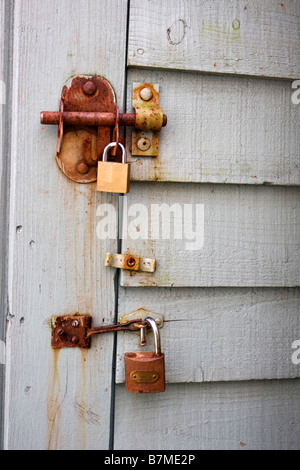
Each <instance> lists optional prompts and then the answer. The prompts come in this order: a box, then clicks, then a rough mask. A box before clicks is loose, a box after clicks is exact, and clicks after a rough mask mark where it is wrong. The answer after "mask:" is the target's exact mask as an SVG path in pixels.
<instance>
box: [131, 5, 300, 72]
mask: <svg viewBox="0 0 300 470" xmlns="http://www.w3.org/2000/svg"><path fill="white" fill-rule="evenodd" d="M130 5H131V7H130V37H129V52H128V64H129V65H132V66H141V67H155V68H161V69H165V68H169V69H176V70H193V71H199V72H210V73H226V74H240V75H253V76H265V77H280V78H299V77H300V65H299V60H298V58H299V44H300V27H299V26H300V12H299V3H298V1H297V0H286V1H285V2H283V3H281V2H278V1H277V0H264V1H263V2H261V1H260V0H252V1H251V2H242V1H240V0H233V1H232V0H200V1H199V0H182V1H181V2H176V3H174V1H173V0H165V1H164V2H160V1H158V0H150V1H149V0H133V1H132V2H131V4H130Z"/></svg>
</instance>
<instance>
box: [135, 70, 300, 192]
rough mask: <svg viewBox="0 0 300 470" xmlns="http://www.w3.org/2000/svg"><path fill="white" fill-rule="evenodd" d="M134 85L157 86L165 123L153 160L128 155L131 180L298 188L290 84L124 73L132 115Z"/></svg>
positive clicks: (296, 111)
mask: <svg viewBox="0 0 300 470" xmlns="http://www.w3.org/2000/svg"><path fill="white" fill-rule="evenodd" d="M134 82H151V83H159V84H160V104H161V106H162V108H163V110H164V112H165V113H166V114H167V116H168V126H167V127H166V128H165V129H163V130H162V132H161V133H160V137H159V139H160V143H159V156H158V157H157V158H149V157H144V158H143V157H132V158H131V161H132V162H133V163H132V165H131V177H132V179H134V180H137V181H147V180H148V181H175V182H179V181H181V182H202V183H237V184H275V185H299V184H300V146H299V139H298V134H299V132H298V129H299V126H300V106H299V105H296V104H293V103H292V99H291V98H292V93H293V92H294V91H295V90H293V89H292V86H291V82H288V81H279V80H278V81H277V80H262V79H257V78H249V77H232V76H231V77H226V76H212V75H199V74H195V73H193V74H187V73H185V72H171V71H156V70H143V69H129V74H128V90H127V109H128V111H130V112H131V109H132V83H134ZM130 143H131V138H128V147H129V146H130ZM128 154H129V155H130V152H129V148H128Z"/></svg>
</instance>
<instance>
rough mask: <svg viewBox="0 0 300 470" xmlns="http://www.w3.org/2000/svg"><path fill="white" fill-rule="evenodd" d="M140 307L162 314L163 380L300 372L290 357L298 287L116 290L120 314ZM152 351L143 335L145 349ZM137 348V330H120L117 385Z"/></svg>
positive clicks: (298, 323) (297, 327)
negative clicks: (126, 354)
mask: <svg viewBox="0 0 300 470" xmlns="http://www.w3.org/2000/svg"><path fill="white" fill-rule="evenodd" d="M141 307H143V308H145V309H147V310H149V311H150V312H154V313H160V314H162V315H164V320H165V323H164V326H163V328H162V329H161V330H160V334H161V340H162V348H163V351H164V353H165V357H166V381H167V382H168V383H178V382H221V381H235V380H253V379H283V378H294V377H300V365H295V364H293V362H292V355H293V353H294V352H295V351H294V350H293V349H292V344H293V343H294V341H296V340H298V339H299V331H300V290H299V289H298V288H297V289H274V288H272V289H247V288H244V289H227V288H222V289H219V288H218V289H196V288H193V289H191V288H190V289H186V288H180V289H153V288H138V289H121V290H120V302H119V311H120V315H124V314H128V313H130V312H132V311H135V310H137V309H139V308H141ZM153 348H154V344H153V335H151V334H149V335H148V344H147V347H146V350H149V351H151V350H153ZM140 350H141V347H140V344H139V335H138V334H136V335H135V336H134V335H133V334H131V335H128V333H127V334H126V333H124V334H123V333H122V334H119V336H118V358H119V360H118V361H117V382H118V383H122V382H124V377H125V376H124V361H123V357H122V356H123V352H136V351H140ZM143 350H144V348H143Z"/></svg>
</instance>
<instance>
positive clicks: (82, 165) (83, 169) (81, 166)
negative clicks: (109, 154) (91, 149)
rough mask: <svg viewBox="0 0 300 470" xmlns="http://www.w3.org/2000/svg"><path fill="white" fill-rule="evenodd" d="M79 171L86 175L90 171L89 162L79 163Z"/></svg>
mask: <svg viewBox="0 0 300 470" xmlns="http://www.w3.org/2000/svg"><path fill="white" fill-rule="evenodd" d="M77 171H78V172H79V173H81V174H82V175H86V173H88V171H89V166H88V164H87V163H85V162H80V163H78V165H77Z"/></svg>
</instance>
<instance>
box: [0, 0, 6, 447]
mask: <svg viewBox="0 0 300 470" xmlns="http://www.w3.org/2000/svg"><path fill="white" fill-rule="evenodd" d="M4 19H5V1H4V0H1V2H0V228H1V230H0V257H1V260H2V263H1V277H0V279H1V281H0V341H4V340H5V327H4V325H5V320H4V318H5V308H6V299H5V297H6V295H5V294H6V291H5V281H4V279H5V272H6V270H7V265H6V262H5V258H6V257H5V238H6V233H7V231H6V217H5V215H4V214H6V210H7V207H6V204H5V203H3V202H4V201H6V192H7V186H6V181H5V180H6V178H5V176H4V172H3V167H4V155H3V152H4V143H3V136H4V135H5V134H4V112H5V104H4V102H5V101H4V85H3V84H4V79H5V67H6V66H5V64H4V56H5V22H4ZM4 234H5V235H4ZM3 235H4V237H3ZM4 368H5V366H4V365H3V364H2V361H1V360H0V449H1V450H2V449H3V395H4Z"/></svg>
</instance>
